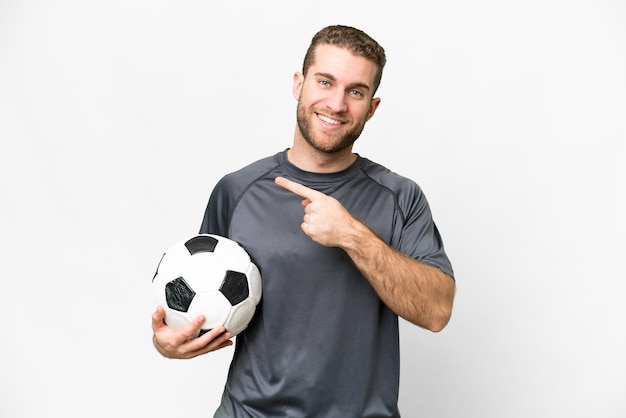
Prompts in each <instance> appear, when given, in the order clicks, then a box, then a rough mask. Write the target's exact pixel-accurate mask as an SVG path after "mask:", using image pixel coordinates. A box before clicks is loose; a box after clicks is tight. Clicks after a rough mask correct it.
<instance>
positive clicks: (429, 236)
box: [398, 184, 454, 278]
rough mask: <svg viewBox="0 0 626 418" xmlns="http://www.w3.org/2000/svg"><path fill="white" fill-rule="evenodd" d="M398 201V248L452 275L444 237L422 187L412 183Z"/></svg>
mask: <svg viewBox="0 0 626 418" xmlns="http://www.w3.org/2000/svg"><path fill="white" fill-rule="evenodd" d="M412 186H413V187H412V188H411V190H410V192H409V193H407V194H406V195H405V196H404V197H403V198H402V199H400V200H401V201H403V202H402V203H401V210H402V211H403V212H404V213H403V216H402V219H403V221H402V227H401V229H402V232H401V234H400V237H401V238H400V240H399V243H398V249H399V250H400V251H401V252H403V253H404V254H407V255H409V256H410V257H413V258H415V259H416V260H418V261H421V262H423V263H426V264H430V265H433V266H435V267H438V268H439V269H440V270H442V271H443V272H444V273H447V274H448V275H450V276H451V277H453V278H454V271H453V268H452V263H451V262H450V259H449V258H448V255H447V254H446V251H445V248H444V243H443V239H442V237H441V234H440V232H439V229H438V228H437V225H436V224H435V221H434V220H433V214H432V212H431V208H430V205H429V203H428V200H427V199H426V195H425V194H424V192H423V191H422V189H421V188H420V187H419V186H417V185H416V184H413V185H412Z"/></svg>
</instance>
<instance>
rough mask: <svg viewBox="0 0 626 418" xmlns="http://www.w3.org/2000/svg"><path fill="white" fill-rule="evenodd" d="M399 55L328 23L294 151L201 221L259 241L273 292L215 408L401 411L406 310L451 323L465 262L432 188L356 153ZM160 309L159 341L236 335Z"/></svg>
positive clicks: (362, 413)
mask: <svg viewBox="0 0 626 418" xmlns="http://www.w3.org/2000/svg"><path fill="white" fill-rule="evenodd" d="M385 62H386V57H385V52H384V50H383V48H382V47H380V45H378V43H377V42H376V41H374V40H373V39H372V38H370V37H369V36H368V35H367V34H365V33H364V32H362V31H360V30H358V29H355V28H351V27H346V26H330V27H327V28H324V29H322V30H321V31H320V32H318V33H317V34H316V35H315V36H314V38H313V40H312V42H311V45H310V47H309V49H308V51H307V53H306V56H305V59H304V64H303V69H302V73H296V74H295V75H294V84H293V94H294V97H295V98H296V99H297V100H298V106H297V125H296V128H295V134H294V139H293V145H292V147H291V148H289V149H287V150H286V151H284V152H279V153H278V154H276V155H273V156H271V157H268V158H265V159H262V160H259V161H257V162H255V163H253V164H251V165H249V166H247V167H244V168H242V169H241V170H239V171H237V172H235V173H231V174H228V175H226V176H225V177H224V178H222V179H221V180H220V182H219V183H218V184H217V185H216V187H215V189H214V190H213V192H212V194H211V197H210V199H209V203H208V205H207V209H206V213H205V216H204V219H203V222H202V226H201V229H200V232H201V233H213V234H217V235H222V236H226V237H229V238H231V239H233V240H235V241H237V242H239V243H240V244H242V246H243V247H244V248H245V249H246V250H247V251H248V253H249V254H250V256H251V257H252V259H253V260H254V261H255V263H256V264H257V265H258V267H259V269H260V271H261V276H262V280H263V298H262V301H261V303H260V305H259V308H258V310H257V313H256V314H255V317H254V318H253V320H252V322H251V323H250V325H249V327H248V328H247V329H246V330H245V331H244V332H243V333H242V334H240V335H239V336H238V337H237V344H236V348H235V353H234V357H233V360H232V363H231V367H230V370H229V373H228V378H227V382H226V385H225V388H224V392H223V395H222V402H221V405H220V406H219V408H218V410H217V412H216V413H215V416H216V417H307V418H311V417H337V418H348V417H355V418H356V417H374V416H375V417H398V416H400V412H399V410H398V406H397V401H398V390H399V369H400V364H399V363H400V359H399V325H398V316H400V317H402V318H405V319H406V320H408V321H410V322H412V323H414V324H416V325H419V326H420V327H423V328H425V329H428V330H431V331H434V332H438V331H440V330H441V329H443V328H444V327H445V326H446V324H447V323H448V321H449V319H450V315H451V311H452V303H453V299H454V293H455V281H454V279H453V271H452V267H451V264H450V261H449V260H448V257H447V256H446V254H445V251H444V248H443V244H442V240H441V237H440V235H439V232H438V231H437V228H436V226H435V224H434V222H433V220H432V216H431V212H430V209H429V206H428V203H427V201H426V198H425V197H424V195H423V193H422V191H421V189H420V188H419V186H418V185H417V184H415V183H414V182H413V181H412V180H409V179H406V178H404V177H401V176H399V175H397V174H395V173H393V172H391V171H389V170H388V169H386V168H385V167H382V166H380V165H379V164H376V163H374V162H372V161H370V160H368V159H365V158H363V157H361V156H359V155H358V154H355V153H353V152H352V146H353V143H354V142H355V140H356V139H357V138H358V137H359V135H360V133H361V131H362V130H363V127H364V126H365V123H366V122H367V121H368V120H369V119H370V118H371V117H372V116H373V115H374V113H375V112H376V109H377V108H378V105H379V104H380V99H379V98H375V97H374V94H375V92H376V90H377V88H378V86H379V83H380V80H381V76H382V70H383V67H384V65H385ZM163 318H164V311H163V308H162V307H158V308H157V310H156V311H155V313H154V314H153V316H152V328H153V330H154V345H155V347H156V348H157V350H158V351H159V352H160V353H161V354H163V355H164V356H166V357H172V358H191V357H195V356H198V355H201V354H205V353H207V352H210V351H213V350H217V349H221V348H223V347H226V346H229V345H231V344H232V341H231V340H230V338H231V335H230V334H229V333H228V332H226V331H225V330H224V328H223V327H220V328H216V329H213V330H211V331H209V332H207V333H206V334H204V335H203V336H201V337H199V338H195V339H193V338H190V336H191V335H193V333H194V332H195V331H196V330H198V329H199V328H200V325H201V324H202V322H203V318H202V317H199V318H196V320H194V322H193V323H192V324H190V325H189V327H188V328H187V329H185V330H183V331H180V332H176V331H174V330H172V329H171V328H169V327H168V326H167V325H165V323H164V322H163Z"/></svg>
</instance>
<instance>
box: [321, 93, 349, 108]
mask: <svg viewBox="0 0 626 418" xmlns="http://www.w3.org/2000/svg"><path fill="white" fill-rule="evenodd" d="M326 105H327V106H328V108H329V109H330V110H331V111H333V112H336V113H341V112H345V111H346V110H348V102H347V101H346V95H345V92H344V91H343V90H341V89H336V90H333V91H332V92H331V93H330V94H329V96H328V98H327V100H326Z"/></svg>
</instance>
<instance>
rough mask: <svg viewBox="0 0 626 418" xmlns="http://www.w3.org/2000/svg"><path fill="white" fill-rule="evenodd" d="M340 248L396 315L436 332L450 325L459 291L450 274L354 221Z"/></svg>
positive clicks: (347, 230)
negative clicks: (424, 261)
mask: <svg viewBox="0 0 626 418" xmlns="http://www.w3.org/2000/svg"><path fill="white" fill-rule="evenodd" d="M338 246H339V247H341V248H343V249H344V251H346V253H347V254H348V255H349V256H350V258H351V259H352V261H354V264H355V265H356V266H357V267H358V268H359V270H360V271H361V273H363V275H364V276H365V278H366V279H367V280H368V281H369V282H370V284H371V285H372V287H373V288H374V290H375V291H376V293H377V294H378V296H379V297H380V298H381V300H382V301H383V302H385V304H386V305H387V306H388V307H389V309H391V310H392V311H394V312H395V313H396V314H398V315H399V316H401V317H402V318H404V319H406V320H407V321H410V322H412V323H414V324H416V325H419V326H421V327H423V328H426V329H428V330H430V331H433V332H439V331H441V330H442V329H443V328H444V327H445V326H446V325H447V324H448V321H449V320H450V316H451V314H452V303H453V300H454V294H455V287H456V286H455V282H454V279H453V278H452V277H450V276H449V275H448V274H446V273H444V272H443V271H442V270H440V269H439V268H438V267H435V266H432V265H430V264H426V263H423V262H420V261H417V260H415V259H413V258H411V257H409V256H407V255H405V254H402V253H401V252H399V251H397V250H396V249H394V248H392V247H391V246H389V245H388V244H387V243H385V242H384V241H382V240H381V239H380V238H379V237H378V236H377V235H376V234H375V233H374V232H373V231H372V230H371V229H370V228H368V227H367V226H366V225H364V224H363V223H361V222H360V221H358V220H356V219H354V218H352V220H351V221H350V224H349V227H348V228H347V229H346V232H345V233H344V235H343V239H342V240H341V241H340V243H339V245H338Z"/></svg>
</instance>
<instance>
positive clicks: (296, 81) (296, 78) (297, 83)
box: [293, 72, 304, 100]
mask: <svg viewBox="0 0 626 418" xmlns="http://www.w3.org/2000/svg"><path fill="white" fill-rule="evenodd" d="M303 83H304V76H303V75H302V73H299V72H296V73H294V75H293V97H295V99H296V100H298V99H299V98H300V92H301V91H302V84H303Z"/></svg>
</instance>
